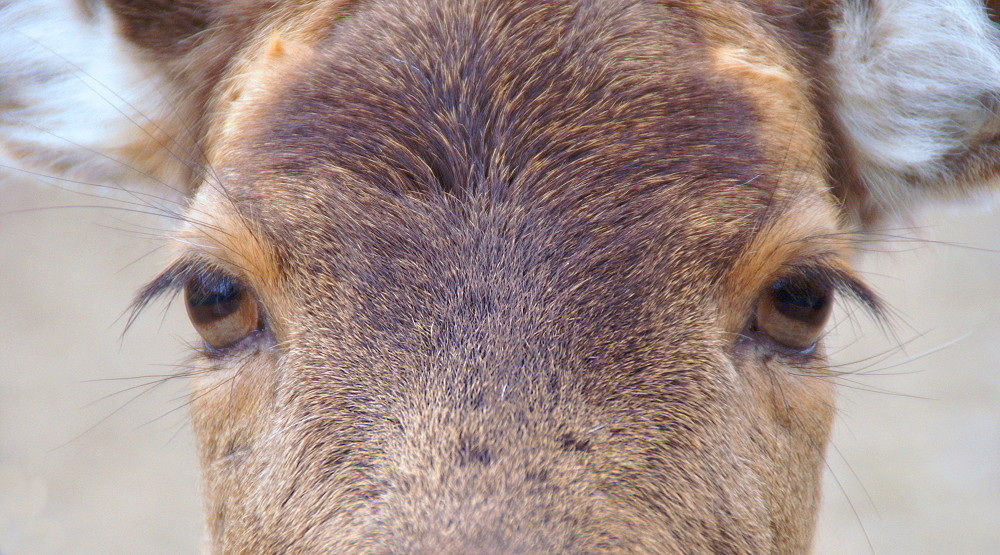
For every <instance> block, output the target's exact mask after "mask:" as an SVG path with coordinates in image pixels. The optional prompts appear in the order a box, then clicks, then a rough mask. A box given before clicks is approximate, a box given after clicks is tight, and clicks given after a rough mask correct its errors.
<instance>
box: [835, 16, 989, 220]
mask: <svg viewBox="0 0 1000 555" xmlns="http://www.w3.org/2000/svg"><path fill="white" fill-rule="evenodd" d="M998 44H1000V35H998V32H997V29H996V28H995V26H994V25H993V24H992V23H991V22H990V20H989V19H988V17H987V15H986V11H985V8H984V6H983V4H982V2H981V0H868V1H865V0H848V1H847V2H846V4H845V8H844V12H843V14H842V18H841V19H840V21H839V23H838V24H837V25H836V26H835V28H834V48H833V53H832V55H831V67H832V68H833V71H834V75H833V79H832V82H831V86H832V93H833V100H834V109H835V111H836V114H837V117H838V118H839V121H840V124H841V126H842V128H843V130H844V131H845V134H846V135H847V137H846V139H847V140H848V141H849V143H850V144H849V147H850V148H851V150H852V154H853V155H854V157H855V160H856V162H857V164H858V170H859V172H860V174H861V177H862V179H863V180H864V181H865V185H866V186H867V188H868V190H869V193H870V194H871V197H872V198H871V200H872V201H873V202H874V203H875V205H876V206H877V207H878V208H879V209H880V210H881V211H882V212H884V213H887V214H889V215H891V216H900V215H905V214H906V213H907V212H909V210H910V209H911V208H912V207H913V204H914V201H915V200H918V198H919V197H925V196H927V195H928V193H930V194H933V195H936V196H943V197H954V196H958V193H959V191H958V190H957V187H954V186H953V185H954V184H953V183H951V182H950V181H949V180H950V176H949V175H947V168H946V167H945V163H946V156H947V155H949V154H951V155H954V154H958V153H961V152H963V151H964V150H965V149H966V148H967V147H968V146H969V145H973V144H975V143H976V142H978V141H981V140H983V139H984V138H986V137H987V136H990V135H995V134H997V129H996V127H997V125H998V122H997V114H996V113H995V110H996V109H997V107H998V106H1000V48H998ZM929 183H933V185H932V186H931V187H930V188H928V187H927V185H928V184H929ZM916 188H920V189H921V190H919V191H918V190H915V189H916Z"/></svg>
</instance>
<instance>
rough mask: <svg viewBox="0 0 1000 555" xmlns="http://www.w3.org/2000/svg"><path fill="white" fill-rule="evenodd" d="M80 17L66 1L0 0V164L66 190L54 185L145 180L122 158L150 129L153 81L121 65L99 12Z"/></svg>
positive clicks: (158, 98)
mask: <svg viewBox="0 0 1000 555" xmlns="http://www.w3.org/2000/svg"><path fill="white" fill-rule="evenodd" d="M84 11H85V10H82V9H77V7H76V6H74V5H73V4H72V3H71V2H69V1H68V0H10V1H7V2H0V52H2V53H3V54H2V55H0V163H2V164H4V165H7V166H13V167H17V168H23V169H26V170H30V171H35V172H39V173H44V174H47V175H51V176H53V177H55V178H56V179H57V182H58V183H61V184H63V185H65V186H68V187H73V186H74V184H72V183H69V182H67V181H58V180H59V179H62V180H78V181H85V182H88V183H95V184H101V185H104V184H115V186H116V187H119V186H121V185H120V184H122V183H128V184H129V185H130V186H131V185H132V184H135V183H137V182H138V181H143V180H145V181H149V180H150V178H149V177H147V176H145V175H143V174H144V173H146V172H149V171H150V170H149V169H148V168H133V167H132V165H134V164H136V162H135V160H134V152H131V154H127V153H130V151H134V150H135V148H136V144H138V142H139V141H141V140H144V139H145V138H148V137H149V135H150V134H151V133H152V134H157V133H158V131H156V129H157V128H158V126H157V125H156V124H155V123H153V120H152V119H151V114H153V113H155V112H156V111H157V110H162V107H163V106H164V103H163V97H162V95H161V94H160V93H159V91H160V84H159V83H158V82H157V81H156V80H154V79H153V78H152V77H151V76H149V75H146V74H144V73H142V72H141V71H140V69H139V65H138V64H132V63H130V59H129V56H128V55H127V54H126V51H125V48H126V47H124V46H123V44H122V43H121V41H120V40H119V39H118V38H117V34H116V33H115V32H114V30H113V23H112V21H111V18H110V17H109V16H108V14H106V13H101V12H97V13H91V14H89V15H90V16H92V18H93V19H92V20H88V18H87V16H88V14H85V13H84ZM157 141H158V142H159V141H169V139H168V138H162V139H158V140H157Z"/></svg>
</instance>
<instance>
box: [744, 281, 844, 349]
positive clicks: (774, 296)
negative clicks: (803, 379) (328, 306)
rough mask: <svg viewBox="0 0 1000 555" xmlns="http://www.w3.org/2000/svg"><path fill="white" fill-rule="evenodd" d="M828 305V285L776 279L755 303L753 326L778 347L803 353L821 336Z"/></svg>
mask: <svg viewBox="0 0 1000 555" xmlns="http://www.w3.org/2000/svg"><path fill="white" fill-rule="evenodd" d="M832 305H833V287H832V286H829V285H820V284H812V283H809V282H807V281H796V280H778V281H776V282H774V283H773V284H772V285H771V286H770V287H769V288H768V289H767V290H765V291H764V293H763V294H762V295H761V297H760V299H759V300H758V301H757V309H756V314H755V327H756V329H757V330H758V331H761V332H763V333H764V334H766V335H767V336H768V337H770V338H771V339H773V340H774V341H775V342H776V343H778V344H779V345H782V346H784V347H787V348H789V349H792V350H794V351H799V352H804V353H807V352H809V351H811V350H812V348H813V347H814V346H815V345H816V342H817V341H818V340H819V337H820V335H821V334H822V333H823V328H824V327H825V326H826V321H827V319H828V318H829V316H830V309H831V306H832Z"/></svg>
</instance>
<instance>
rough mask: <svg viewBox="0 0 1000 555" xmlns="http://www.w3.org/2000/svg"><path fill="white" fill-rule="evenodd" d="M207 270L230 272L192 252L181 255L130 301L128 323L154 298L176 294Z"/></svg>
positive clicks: (207, 271)
mask: <svg viewBox="0 0 1000 555" xmlns="http://www.w3.org/2000/svg"><path fill="white" fill-rule="evenodd" d="M209 272H220V273H224V274H230V272H227V271H226V270H224V269H223V268H222V267H221V266H220V265H218V264H215V263H213V262H211V261H210V260H207V259H206V257H204V256H199V255H197V254H193V255H187V256H183V257H181V258H180V259H178V260H177V261H175V262H174V263H172V264H171V265H169V266H167V269H166V270H164V271H162V272H160V275H158V276H156V277H155V278H153V280H152V281H151V282H149V283H148V284H146V285H145V286H144V287H143V288H142V289H140V290H139V292H138V293H137V294H136V296H135V299H134V300H133V301H132V306H131V308H130V313H131V315H130V317H129V323H131V322H132V321H133V320H135V318H136V317H137V316H138V315H139V313H140V312H142V310H143V309H144V308H145V307H146V306H147V305H149V303H150V302H152V301H153V300H155V299H156V298H158V297H161V296H164V295H172V294H176V293H178V292H180V291H181V289H183V288H184V285H185V284H186V283H187V282H188V281H190V280H191V279H193V278H195V277H198V276H203V275H205V274H207V273H209Z"/></svg>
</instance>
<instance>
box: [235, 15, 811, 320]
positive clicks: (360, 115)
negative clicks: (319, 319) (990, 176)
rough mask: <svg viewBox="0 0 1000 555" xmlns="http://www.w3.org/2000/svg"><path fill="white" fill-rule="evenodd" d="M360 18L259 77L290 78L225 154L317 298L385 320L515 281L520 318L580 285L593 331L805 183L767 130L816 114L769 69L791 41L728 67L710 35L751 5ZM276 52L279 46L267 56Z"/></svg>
mask: <svg viewBox="0 0 1000 555" xmlns="http://www.w3.org/2000/svg"><path fill="white" fill-rule="evenodd" d="M369 7H370V8H372V9H369V10H365V11H364V12H361V13H357V14H355V13H350V12H348V13H346V14H344V13H341V14H339V18H338V19H337V20H336V22H334V23H332V24H331V26H330V27H329V28H328V29H326V30H324V31H323V32H318V33H317V35H316V36H314V37H313V38H312V39H310V40H308V41H300V42H308V43H309V44H308V46H307V47H305V48H303V49H301V50H300V51H297V52H296V54H295V56H294V60H293V63H291V64H288V66H286V67H284V68H283V69H281V70H280V71H271V70H264V71H255V72H251V73H250V74H248V75H249V78H251V79H271V78H272V76H273V75H277V74H280V79H275V80H272V81H270V82H269V83H268V87H264V88H266V89H269V91H270V92H268V93H267V94H266V95H262V96H261V97H259V98H257V99H255V100H254V104H253V106H251V107H250V108H241V109H245V110H246V113H247V114H251V113H252V114H253V116H254V119H253V125H252V126H250V125H242V126H241V125H240V124H239V123H238V122H237V123H236V125H235V127H239V133H237V134H233V135H232V136H231V137H233V138H235V137H239V140H238V141H236V145H235V148H230V149H229V150H227V153H226V155H225V156H224V157H223V159H220V160H218V161H217V163H218V164H219V165H220V166H221V167H223V168H225V169H226V170H225V171H226V172H227V175H228V178H227V180H228V181H229V182H230V183H231V188H232V190H233V191H234V195H235V197H236V198H237V200H238V205H239V206H241V209H242V210H243V211H245V212H246V213H247V214H250V215H252V217H253V218H254V219H256V220H259V221H261V228H262V229H263V230H265V233H269V234H270V237H269V239H270V240H271V241H272V242H273V243H274V244H275V245H277V246H278V250H279V251H281V252H283V253H284V256H286V257H296V258H297V259H298V260H296V263H292V264H288V267H292V268H305V269H306V271H305V272H304V273H303V274H302V276H301V277H302V279H303V281H304V282H308V283H309V284H310V285H309V286H308V287H310V288H312V289H313V290H314V291H315V292H316V295H317V297H316V298H317V299H318V300H316V302H324V303H329V302H331V301H333V302H338V304H345V303H347V304H349V298H350V297H352V296H353V297H354V298H358V295H360V296H361V297H360V298H374V299H378V300H379V303H378V304H379V305H380V306H383V307H384V308H385V310H384V311H380V310H378V308H377V307H367V311H366V315H365V318H371V319H372V322H370V325H371V326H372V327H373V328H375V327H379V326H381V327H385V326H386V325H387V322H392V321H395V320H400V319H402V320H407V321H408V320H410V319H412V314H426V313H427V311H428V303H430V302H435V303H438V304H437V305H435V306H442V305H441V303H442V302H443V301H442V299H447V298H455V296H456V295H458V296H461V292H460V291H459V290H461V289H463V288H464V289H468V290H470V291H471V290H474V289H476V288H479V289H480V290H489V291H491V292H492V294H496V292H497V291H499V290H501V289H504V290H508V291H514V290H517V291H518V294H517V295H519V296H520V297H521V298H522V301H519V302H514V303H513V304H515V305H521V304H525V303H526V302H528V301H523V299H524V298H528V297H531V296H532V295H543V294H544V292H545V291H570V290H572V291H574V292H575V293H576V294H575V296H574V297H573V298H574V299H576V300H575V301H572V302H571V301H570V299H569V296H566V295H562V296H559V299H561V300H560V301H559V302H564V303H568V304H573V303H577V304H579V303H583V304H584V305H587V306H584V307H582V308H581V307H579V306H578V307H577V308H578V309H580V310H584V311H585V312H588V314H589V315H590V316H589V317H590V319H591V320H594V315H595V314H602V315H603V316H601V318H597V319H599V320H600V319H604V318H606V317H607V316H608V315H612V314H614V315H616V317H617V318H623V319H624V318H626V317H627V316H626V315H628V314H632V315H634V316H635V317H636V318H639V317H640V316H639V315H640V314H642V313H643V311H644V310H645V309H646V308H648V306H653V305H655V304H656V303H655V301H654V299H656V298H657V297H658V296H659V295H660V294H661V293H663V292H665V291H670V290H673V291H676V290H677V289H678V288H682V289H684V290H690V291H691V292H692V293H694V292H695V291H696V290H700V291H702V292H704V291H705V290H707V289H709V288H711V287H712V286H714V285H715V284H717V283H718V282H719V281H720V280H721V278H722V274H723V273H724V272H725V271H726V270H727V269H728V267H729V265H730V264H731V263H732V261H733V260H735V259H736V257H737V255H738V251H739V249H740V248H741V247H742V246H743V245H745V244H747V243H748V242H749V240H750V238H751V236H752V235H753V234H754V232H755V230H757V229H760V228H761V227H762V223H763V220H765V219H767V218H770V217H773V216H775V215H776V214H777V212H780V210H775V207H780V206H791V205H793V204H794V203H791V202H788V201H787V199H785V198H783V197H784V196H786V195H787V194H801V193H802V192H803V188H802V187H800V185H801V184H802V182H801V181H798V180H796V182H795V183H791V184H787V183H783V182H782V181H783V180H784V179H785V177H786V176H785V175H783V170H784V168H782V167H780V165H779V164H778V163H777V162H776V160H779V157H778V156H776V155H775V151H774V146H773V145H774V144H777V143H778V142H779V141H777V140H776V139H775V138H774V137H773V136H772V135H766V134H765V133H763V131H762V129H763V128H764V127H766V126H768V125H769V124H770V123H771V120H772V119H773V118H774V117H775V116H774V114H773V113H772V112H773V110H771V108H773V106H774V105H775V104H776V101H775V100H769V99H764V100H762V98H764V97H766V95H767V94H769V93H770V94H773V95H777V96H781V95H783V94H792V93H794V95H795V98H794V99H793V100H794V101H795V103H796V106H801V105H802V104H803V102H802V98H801V95H802V92H801V91H799V90H797V89H793V88H791V87H790V85H789V84H788V83H789V82H790V79H786V78H784V77H783V75H784V74H781V72H782V71H784V72H785V73H788V74H791V73H792V72H793V70H792V69H790V68H788V67H785V66H773V65H768V63H769V61H773V60H775V59H777V58H778V56H777V54H776V53H775V52H777V51H778V50H779V49H780V43H779V42H778V41H776V40H775V41H773V42H771V43H768V42H767V41H763V40H761V41H757V42H759V43H761V44H764V45H765V47H767V48H770V49H771V50H770V51H766V52H764V53H763V54H754V55H753V56H751V55H749V54H743V55H741V57H740V58H739V60H737V62H738V63H737V65H738V66H739V67H738V68H737V69H736V70H733V69H732V65H733V60H734V59H735V58H734V57H733V56H729V57H728V58H727V57H724V56H723V57H722V58H721V60H722V61H720V53H719V49H718V41H717V40H715V39H713V40H711V41H707V40H706V37H708V36H710V35H715V34H718V32H717V31H716V30H713V29H706V28H703V25H730V24H731V23H732V20H733V19H734V18H735V17H737V16H738V15H739V14H736V15H732V14H730V15H728V16H725V17H724V16H723V15H724V14H723V15H719V14H716V15H717V17H714V18H707V17H704V14H698V13H696V12H695V11H694V8H691V7H689V6H687V5H686V3H677V4H673V3H653V2H635V1H613V2H602V3H591V4H582V5H576V4H573V3H569V2H547V3H537V2H499V1H498V2H416V1H415V2H412V3H405V2H392V3H388V2H386V3H384V4H382V3H379V2H374V3H373V4H372V5H371V6H369ZM704 9H705V8H704V7H703V6H702V7H699V8H698V10H700V11H703V10H704ZM442 22H448V23H447V24H442ZM348 23H349V24H348ZM755 32H757V33H758V34H761V35H762V36H763V35H764V34H765V31H764V28H763V27H760V28H755ZM765 38H766V37H765ZM274 50H275V46H274V40H273V39H269V42H268V43H267V45H266V47H265V48H264V49H263V53H262V54H261V55H260V56H261V57H262V59H263V62H261V60H260V59H258V60H257V62H255V63H263V64H265V65H266V64H267V63H268V61H267V59H266V58H267V57H269V56H272V55H273V52H274ZM761 60H763V61H761ZM280 62H281V60H278V61H277V62H276V63H280ZM774 63H777V62H774ZM748 68H749V69H748ZM761 68H763V69H761ZM775 68H777V69H775ZM779 70H780V71H779ZM761 73H764V74H765V77H766V78H765V79H763V80H761V79H758V77H759V76H760V74H761ZM748 75H749V76H748ZM775 75H778V77H775ZM755 79H756V80H755ZM776 81H777V82H778V83H779V84H780V86H772V87H770V88H769V84H770V83H773V82H776ZM789 91H791V92H789ZM765 112H768V113H767V114H765ZM236 115H239V114H236ZM793 116H794V115H788V111H785V112H783V113H780V114H778V116H777V117H782V118H784V119H783V120H782V121H783V123H785V124H787V126H788V127H791V126H792V123H789V122H790V121H793V120H794V117H793ZM807 123H808V121H807ZM805 128H806V129H807V130H808V129H809V126H808V125H806V126H805ZM796 131H798V130H797V129H796ZM814 177H815V176H814ZM784 189H788V190H789V191H791V192H790V193H789V192H786V191H785V190H784ZM806 194H811V195H815V194H817V193H816V192H815V191H812V192H808V193H806ZM276 198H277V199H283V198H284V199H288V200H289V201H294V202H274V199H276ZM258 199H261V200H259V201H258ZM263 199H269V200H268V201H267V202H265V201H264V200H263ZM442 276H450V278H448V279H445V278H443V277H442ZM526 276H527V277H526ZM664 276H667V277H666V278H665V277H664ZM679 276H684V281H683V283H682V282H681V281H679V280H680V277H679ZM345 287H346V288H349V289H351V291H352V293H351V294H350V295H348V296H347V297H345V298H344V299H340V300H339V301H338V299H331V298H327V297H326V296H327V295H335V293H332V291H336V290H338V288H340V289H343V288H345ZM692 288H695V289H692ZM471 294H473V296H475V295H476V294H478V293H471ZM345 295H347V294H346V293H345ZM345 299H348V300H345ZM586 299H600V303H602V306H600V307H598V306H596V305H595V306H591V305H592V304H593V303H592V302H591V301H587V300H586ZM636 299H640V300H642V299H644V300H646V301H648V302H647V303H644V302H639V301H637V300H636ZM515 300H517V299H511V301H512V302H513V301H515ZM484 302H486V301H484ZM550 304H551V303H550ZM663 304H666V303H663ZM681 304H683V303H681ZM672 307H673V308H674V309H676V310H678V311H680V310H684V308H685V307H681V306H679V305H677V304H676V303H674V304H673V305H672ZM688 308H690V307H688ZM325 312H329V311H325ZM439 312H441V311H439ZM317 313H319V311H317ZM442 313H443V312H442ZM407 314H409V316H406V315H407ZM642 317H643V318H649V314H645V316H642ZM357 323H358V322H354V324H355V325H356V324H357ZM632 324H633V329H634V326H640V324H641V323H640V322H638V321H635V322H632ZM623 329H628V328H627V326H623Z"/></svg>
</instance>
